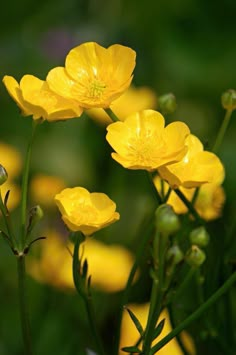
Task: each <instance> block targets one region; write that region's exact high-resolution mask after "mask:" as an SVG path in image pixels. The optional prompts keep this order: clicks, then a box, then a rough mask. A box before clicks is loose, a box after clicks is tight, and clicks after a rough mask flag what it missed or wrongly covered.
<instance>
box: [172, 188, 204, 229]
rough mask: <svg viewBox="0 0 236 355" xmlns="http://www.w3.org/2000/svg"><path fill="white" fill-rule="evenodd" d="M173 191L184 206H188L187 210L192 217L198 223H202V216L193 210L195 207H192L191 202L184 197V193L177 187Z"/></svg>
mask: <svg viewBox="0 0 236 355" xmlns="http://www.w3.org/2000/svg"><path fill="white" fill-rule="evenodd" d="M174 192H175V193H176V195H177V196H178V197H179V198H180V199H181V200H182V201H183V203H184V204H185V206H186V207H187V208H188V210H189V212H190V213H191V214H192V215H193V217H194V218H195V220H196V221H197V222H198V223H200V224H204V221H203V220H202V218H201V217H200V216H199V214H198V213H197V211H196V210H195V208H194V207H193V205H192V203H191V202H190V201H189V200H188V199H187V198H186V197H185V195H184V194H183V192H182V191H180V190H179V189H174Z"/></svg>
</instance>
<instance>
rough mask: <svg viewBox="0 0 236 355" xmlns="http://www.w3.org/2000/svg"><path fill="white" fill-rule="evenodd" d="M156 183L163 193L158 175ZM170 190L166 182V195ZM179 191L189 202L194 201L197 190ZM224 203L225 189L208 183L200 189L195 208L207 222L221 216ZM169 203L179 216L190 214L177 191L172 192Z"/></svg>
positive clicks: (182, 189) (181, 188)
mask: <svg viewBox="0 0 236 355" xmlns="http://www.w3.org/2000/svg"><path fill="white" fill-rule="evenodd" d="M154 183H155V186H156V188H157V190H158V191H159V193H161V179H160V177H159V176H158V175H157V176H156V177H155V178H154ZM168 188H169V184H168V183H167V182H165V181H164V193H165V194H166V193H167V191H168ZM179 189H180V191H181V192H182V193H183V194H184V196H185V197H186V198H187V199H188V200H189V201H192V198H193V196H194V193H195V190H196V188H191V189H187V188H184V187H180V188H179ZM224 202H225V192H224V189H223V187H222V186H220V185H219V184H216V183H206V184H204V185H202V186H201V187H200V188H199V191H198V195H197V199H196V201H195V204H194V207H195V209H196V211H197V212H198V214H199V216H201V217H202V218H203V219H205V220H206V221H211V220H213V219H216V218H219V217H220V216H221V212H222V208H223V205H224ZM167 203H168V204H169V205H171V206H172V207H173V208H174V210H175V212H176V213H178V214H185V213H187V212H188V208H187V207H186V205H185V204H184V203H183V201H182V200H181V199H180V198H179V197H178V196H177V194H176V193H175V191H171V193H170V196H169V198H168V201H167Z"/></svg>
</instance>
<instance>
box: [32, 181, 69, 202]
mask: <svg viewBox="0 0 236 355" xmlns="http://www.w3.org/2000/svg"><path fill="white" fill-rule="evenodd" d="M64 188H65V183H64V181H63V180H62V179H61V178H59V177H57V176H49V175H43V174H38V175H36V176H34V177H33V178H32V180H31V183H30V194H31V197H32V199H33V200H34V201H35V202H36V203H37V204H39V205H43V206H46V207H50V206H51V205H52V204H54V197H55V195H56V194H57V193H59V192H60V191H61V190H62V189H64Z"/></svg>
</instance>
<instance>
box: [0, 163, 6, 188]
mask: <svg viewBox="0 0 236 355" xmlns="http://www.w3.org/2000/svg"><path fill="white" fill-rule="evenodd" d="M7 178H8V174H7V171H6V169H5V168H4V166H2V165H1V164H0V185H2V184H4V182H6V181H7Z"/></svg>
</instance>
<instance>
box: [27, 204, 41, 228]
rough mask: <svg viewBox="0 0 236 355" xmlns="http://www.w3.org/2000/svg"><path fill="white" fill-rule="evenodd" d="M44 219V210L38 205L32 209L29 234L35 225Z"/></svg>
mask: <svg viewBox="0 0 236 355" xmlns="http://www.w3.org/2000/svg"><path fill="white" fill-rule="evenodd" d="M42 218H43V210H42V208H41V207H40V206H39V205H37V206H34V207H33V208H31V210H30V212H29V225H28V228H27V232H28V233H30V232H31V231H32V229H33V228H34V227H35V225H36V224H37V223H38V222H39V221H40V220H41V219H42Z"/></svg>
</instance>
